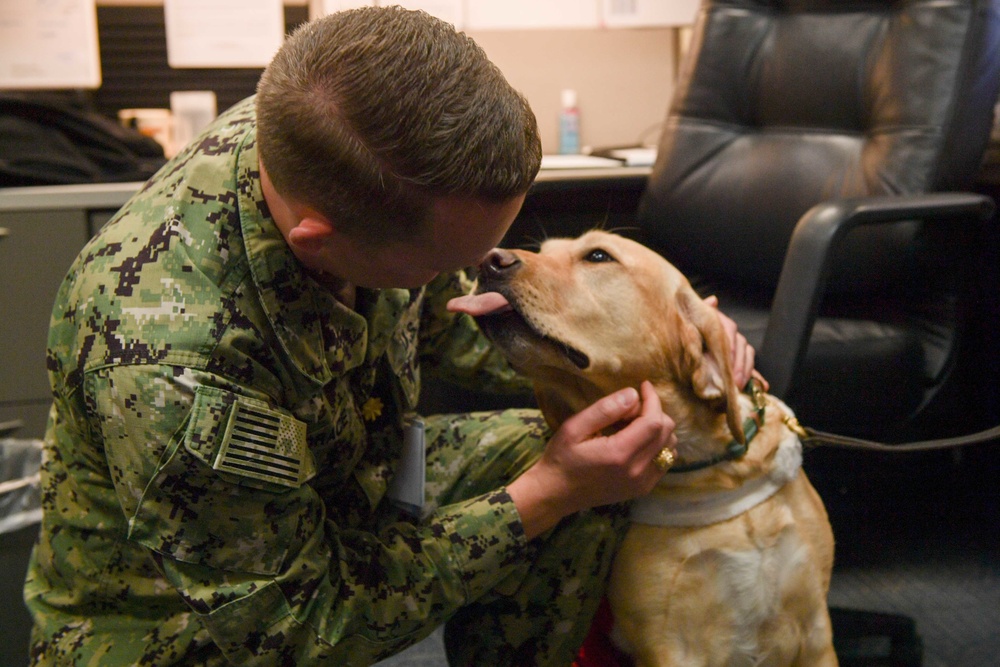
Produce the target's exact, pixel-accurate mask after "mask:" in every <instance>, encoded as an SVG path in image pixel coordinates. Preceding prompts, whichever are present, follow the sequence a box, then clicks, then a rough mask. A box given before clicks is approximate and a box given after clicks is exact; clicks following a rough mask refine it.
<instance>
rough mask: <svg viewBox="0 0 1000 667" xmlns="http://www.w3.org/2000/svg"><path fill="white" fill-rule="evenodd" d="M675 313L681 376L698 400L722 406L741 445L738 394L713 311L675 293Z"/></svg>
mask: <svg viewBox="0 0 1000 667" xmlns="http://www.w3.org/2000/svg"><path fill="white" fill-rule="evenodd" d="M677 310H678V314H679V316H680V317H679V319H680V321H681V326H680V337H681V345H682V346H683V352H682V356H683V361H682V363H681V369H682V372H684V373H685V374H687V375H688V376H689V377H690V382H691V387H692V389H693V390H694V393H695V394H696V395H697V396H698V397H699V398H702V399H704V400H707V401H720V402H722V403H723V404H724V405H725V410H726V422H727V424H728V425H729V430H730V431H731V432H732V434H733V438H735V439H736V441H737V442H739V443H741V444H742V443H743V442H744V440H745V436H744V434H743V424H742V422H741V420H740V414H739V412H740V408H739V399H738V395H739V390H738V388H737V387H736V385H735V384H734V383H733V373H732V369H731V367H730V363H729V358H730V357H729V353H730V350H729V339H728V338H727V337H726V331H725V329H724V328H723V326H722V322H721V321H720V320H719V316H718V314H717V313H716V312H715V309H714V308H712V307H711V306H709V305H708V304H706V303H705V302H704V301H702V299H701V297H699V296H698V295H697V294H695V292H694V291H693V290H690V291H689V290H686V289H684V288H681V289H680V290H678V292H677Z"/></svg>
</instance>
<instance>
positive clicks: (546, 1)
mask: <svg viewBox="0 0 1000 667" xmlns="http://www.w3.org/2000/svg"><path fill="white" fill-rule="evenodd" d="M598 9H599V8H598V0H466V6H465V27H466V28H467V29H469V30H524V29H532V28H597V27H599V26H600V20H599V18H600V17H599V11H598Z"/></svg>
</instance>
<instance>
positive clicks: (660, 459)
mask: <svg viewBox="0 0 1000 667" xmlns="http://www.w3.org/2000/svg"><path fill="white" fill-rule="evenodd" d="M653 463H655V464H656V467H657V468H659V469H660V470H662V471H663V472H667V471H668V470H670V468H671V466H673V465H674V453H673V452H672V451H671V450H670V448H669V447H664V448H663V449H661V450H660V453H659V454H657V455H656V458H655V459H653Z"/></svg>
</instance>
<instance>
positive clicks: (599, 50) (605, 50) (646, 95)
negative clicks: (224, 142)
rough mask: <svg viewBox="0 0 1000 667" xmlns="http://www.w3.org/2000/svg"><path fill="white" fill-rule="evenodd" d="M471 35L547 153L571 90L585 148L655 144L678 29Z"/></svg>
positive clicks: (122, 0) (150, 1) (134, 2)
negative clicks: (526, 109) (517, 97)
mask: <svg viewBox="0 0 1000 667" xmlns="http://www.w3.org/2000/svg"><path fill="white" fill-rule="evenodd" d="M285 4H286V6H288V7H296V8H298V7H304V6H305V4H306V2H305V0H286V2H285ZM98 5H100V6H105V7H107V6H128V7H133V6H145V7H158V6H160V5H161V2H159V1H157V0H98ZM296 13H297V12H296ZM136 27H137V28H138V26H136ZM469 34H470V36H472V37H473V39H475V40H476V41H477V42H478V43H479V44H480V45H481V46H482V47H483V49H484V50H485V51H486V53H487V54H488V55H489V57H490V58H491V59H492V60H493V61H494V62H495V63H496V64H497V66H498V67H500V69H501V70H502V71H503V72H504V74H505V75H506V76H507V78H508V80H509V81H510V82H511V84H512V85H513V86H514V87H515V88H517V89H518V90H520V91H521V92H522V93H524V95H525V96H526V97H527V98H528V101H529V102H530V103H531V105H532V108H533V109H534V110H535V115H536V116H537V118H538V125H539V129H540V131H541V134H542V144H543V148H544V149H545V151H546V152H549V153H554V152H556V151H557V149H558V131H557V122H558V113H559V105H560V91H561V90H562V89H563V88H573V89H575V90H576V91H577V93H578V97H579V106H580V114H581V118H580V123H581V131H580V135H581V136H580V139H581V144H582V145H584V146H594V147H602V146H609V145H623V144H635V143H640V142H642V141H646V142H647V143H648V142H655V139H656V137H657V136H658V128H659V124H660V122H661V121H662V120H663V117H664V115H665V113H666V109H667V105H668V104H669V102H670V97H671V95H672V93H673V81H674V73H675V71H676V62H675V60H676V58H675V54H676V31H675V30H673V29H668V28H657V29H652V28H649V29H620V30H570V29H567V30H525V31H476V32H471V31H470V33H469ZM103 48H104V47H103V46H102V51H103ZM134 57H135V53H134V52H133V58H134ZM132 62H133V67H131V68H129V69H133V70H134V62H135V61H134V60H133V61H132ZM175 72H176V71H175ZM244 72H246V70H244ZM130 74H131V75H132V76H133V77H134V76H135V74H134V73H132V72H130ZM109 76H112V74H111V73H110V72H107V71H106V72H105V78H106V83H110V81H107V80H108V79H109ZM177 78H179V77H176V76H175V77H173V79H174V80H177ZM147 85H148V79H147ZM244 87H247V88H249V87H248V86H244ZM108 92H110V91H105V94H104V95H102V94H101V93H100V92H98V98H99V102H100V101H101V100H102V99H104V98H108V97H110V96H109V95H107V93H108ZM250 92H252V90H251V91H250ZM247 94H249V92H248V93H247ZM116 102H117V100H116ZM130 106H137V105H130Z"/></svg>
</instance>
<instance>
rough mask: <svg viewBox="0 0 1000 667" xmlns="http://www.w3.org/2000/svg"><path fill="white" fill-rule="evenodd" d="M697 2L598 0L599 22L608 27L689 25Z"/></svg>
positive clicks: (676, 0)
mask: <svg viewBox="0 0 1000 667" xmlns="http://www.w3.org/2000/svg"><path fill="white" fill-rule="evenodd" d="M700 5H701V2H700V0H601V22H602V25H604V26H605V27H608V28H639V27H663V26H682V25H691V24H692V23H694V19H695V15H696V14H697V13H698V7H699V6H700Z"/></svg>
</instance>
